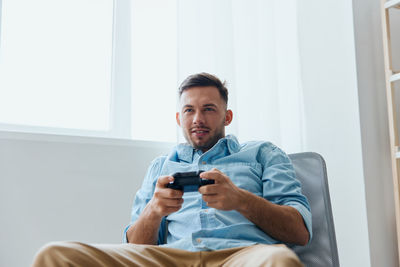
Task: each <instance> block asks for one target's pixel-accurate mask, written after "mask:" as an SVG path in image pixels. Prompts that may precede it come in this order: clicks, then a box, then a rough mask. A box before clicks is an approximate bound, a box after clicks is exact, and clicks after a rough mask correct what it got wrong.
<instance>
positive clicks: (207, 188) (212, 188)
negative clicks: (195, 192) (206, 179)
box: [199, 184, 219, 195]
mask: <svg viewBox="0 0 400 267" xmlns="http://www.w3.org/2000/svg"><path fill="white" fill-rule="evenodd" d="M218 187H219V186H218V185H216V184H210V185H203V186H201V187H199V193H200V194H202V195H212V194H217V193H218Z"/></svg>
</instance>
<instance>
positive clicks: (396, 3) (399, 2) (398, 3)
mask: <svg viewBox="0 0 400 267" xmlns="http://www.w3.org/2000/svg"><path fill="white" fill-rule="evenodd" d="M392 7H395V8H400V0H390V1H387V2H386V3H385V8H386V9H389V8H392Z"/></svg>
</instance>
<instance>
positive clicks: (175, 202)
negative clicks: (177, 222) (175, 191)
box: [162, 198, 183, 208]
mask: <svg viewBox="0 0 400 267" xmlns="http://www.w3.org/2000/svg"><path fill="white" fill-rule="evenodd" d="M182 203H183V199H182V198H179V199H174V198H165V199H163V200H162V204H163V205H164V206H166V207H169V208H174V207H175V208H177V207H181V206H182Z"/></svg>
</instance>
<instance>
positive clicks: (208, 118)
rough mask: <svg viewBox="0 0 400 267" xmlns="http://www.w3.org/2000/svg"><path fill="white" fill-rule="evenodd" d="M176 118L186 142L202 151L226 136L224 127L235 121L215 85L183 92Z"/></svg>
mask: <svg viewBox="0 0 400 267" xmlns="http://www.w3.org/2000/svg"><path fill="white" fill-rule="evenodd" d="M176 121H177V123H178V125H179V126H181V127H182V132H183V135H184V136H185V139H186V141H187V142H188V143H189V144H190V145H192V146H193V147H194V148H196V149H201V150H202V151H203V152H206V151H207V150H209V149H210V148H211V147H212V146H213V145H215V143H217V142H218V140H219V139H221V138H223V137H225V126H227V125H229V124H230V123H231V121H232V111H231V110H226V104H225V102H224V100H223V99H222V97H221V95H220V93H219V91H218V89H217V88H216V87H214V86H207V87H192V88H189V89H187V90H185V91H183V93H182V95H181V98H180V112H177V113H176Z"/></svg>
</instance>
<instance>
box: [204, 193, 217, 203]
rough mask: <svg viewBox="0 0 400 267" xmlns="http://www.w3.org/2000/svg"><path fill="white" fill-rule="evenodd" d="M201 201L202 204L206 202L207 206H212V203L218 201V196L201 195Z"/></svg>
mask: <svg viewBox="0 0 400 267" xmlns="http://www.w3.org/2000/svg"><path fill="white" fill-rule="evenodd" d="M202 199H203V201H204V202H207V205H208V204H209V203H211V204H212V203H215V202H218V200H219V199H218V195H203V196H202Z"/></svg>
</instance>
